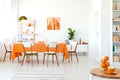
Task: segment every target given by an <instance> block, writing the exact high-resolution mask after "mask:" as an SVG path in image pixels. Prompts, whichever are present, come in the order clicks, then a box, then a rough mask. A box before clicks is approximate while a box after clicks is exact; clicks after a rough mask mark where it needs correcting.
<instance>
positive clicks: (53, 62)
mask: <svg viewBox="0 0 120 80" xmlns="http://www.w3.org/2000/svg"><path fill="white" fill-rule="evenodd" d="M52 64H54V55H52Z"/></svg>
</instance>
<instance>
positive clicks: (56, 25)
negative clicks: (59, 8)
mask: <svg viewBox="0 0 120 80" xmlns="http://www.w3.org/2000/svg"><path fill="white" fill-rule="evenodd" d="M47 30H60V18H59V17H48V18H47Z"/></svg>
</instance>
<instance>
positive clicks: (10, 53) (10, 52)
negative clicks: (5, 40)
mask: <svg viewBox="0 0 120 80" xmlns="http://www.w3.org/2000/svg"><path fill="white" fill-rule="evenodd" d="M10 61H11V52H10Z"/></svg>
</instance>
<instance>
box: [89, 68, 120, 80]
mask: <svg viewBox="0 0 120 80" xmlns="http://www.w3.org/2000/svg"><path fill="white" fill-rule="evenodd" d="M90 73H91V74H92V75H95V76H99V77H104V78H109V79H120V69H119V68H116V70H115V74H107V73H105V71H104V70H102V69H101V68H93V69H92V70H91V71H90Z"/></svg>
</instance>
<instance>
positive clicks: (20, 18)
mask: <svg viewBox="0 0 120 80" xmlns="http://www.w3.org/2000/svg"><path fill="white" fill-rule="evenodd" d="M18 20H27V17H26V16H20V17H19V18H18Z"/></svg>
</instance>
